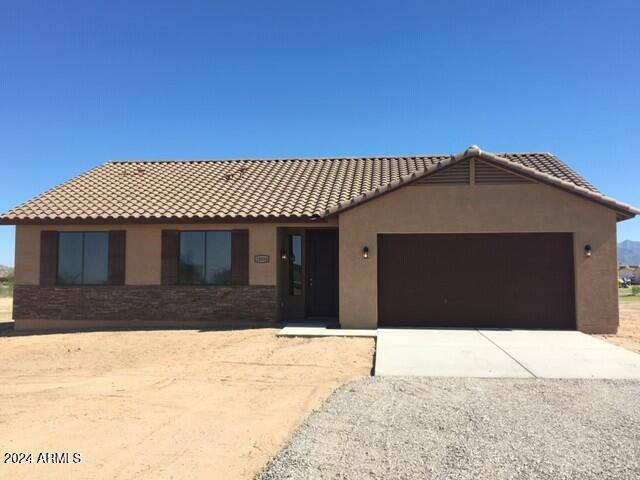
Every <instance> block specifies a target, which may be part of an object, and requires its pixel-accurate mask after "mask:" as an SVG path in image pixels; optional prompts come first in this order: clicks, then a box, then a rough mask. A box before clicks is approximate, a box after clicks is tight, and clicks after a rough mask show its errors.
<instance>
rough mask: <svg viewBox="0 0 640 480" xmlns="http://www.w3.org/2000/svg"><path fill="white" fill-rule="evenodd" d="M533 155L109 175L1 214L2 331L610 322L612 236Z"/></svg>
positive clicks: (125, 166)
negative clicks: (8, 291) (9, 292)
mask: <svg viewBox="0 0 640 480" xmlns="http://www.w3.org/2000/svg"><path fill="white" fill-rule="evenodd" d="M638 213H640V211H639V210H638V209H636V208H633V207H631V206H629V205H626V204H624V203H621V202H619V201H617V200H614V199H612V198H610V197H607V196H604V195H603V194H602V193H600V192H599V191H598V190H597V189H596V188H595V187H594V186H593V185H591V184H590V183H589V182H587V181H586V180H585V179H584V178H582V177H581V176H580V175H578V174H577V173H576V172H574V171H573V170H572V169H571V168H569V167H568V166H567V165H566V164H564V163H563V162H562V161H560V160H559V159H558V158H556V157H555V156H553V155H551V154H549V153H504V154H492V153H487V152H484V151H482V150H480V149H479V148H478V147H476V146H472V147H469V148H468V149H467V150H466V151H464V152H463V153H460V154H456V155H426V156H409V157H379V158H368V157H367V158H308V159H298V158H292V159H276V160H224V161H221V160H207V161H200V160H198V161H127V162H118V161H114V162H108V163H106V164H104V165H101V166H98V167H96V168H94V169H92V170H90V171H88V172H86V173H84V174H82V175H80V176H78V177H76V178H74V179H72V180H70V181H68V182H66V183H64V184H62V185H60V186H58V187H55V188H53V189H52V190H49V191H47V192H46V193H44V194H42V195H40V196H38V197H36V198H34V199H32V200H30V201H28V202H26V203H24V204H23V205H21V206H19V207H17V208H15V209H13V210H11V211H9V212H8V213H6V214H4V215H3V216H2V217H0V223H1V224H5V225H16V226H17V228H16V259H15V275H16V278H15V280H16V285H15V290H14V310H13V312H14V318H15V321H16V328H18V329H42V328H86V327H89V328H109V327H138V326H189V327H192V326H204V325H210V324H212V323H213V324H225V325H228V324H231V325H237V326H240V325H248V324H253V325H255V324H269V323H272V322H277V321H283V320H299V319H306V318H321V319H333V320H338V321H339V324H340V326H342V327H345V328H372V327H373V328H375V327H376V326H378V325H380V326H424V327H498V328H546V329H578V330H581V331H584V332H599V333H611V332H615V331H616V329H617V326H618V299H617V289H616V278H617V274H618V269H617V255H616V223H617V222H619V221H622V220H626V219H629V218H632V217H634V216H635V215H637V214H638Z"/></svg>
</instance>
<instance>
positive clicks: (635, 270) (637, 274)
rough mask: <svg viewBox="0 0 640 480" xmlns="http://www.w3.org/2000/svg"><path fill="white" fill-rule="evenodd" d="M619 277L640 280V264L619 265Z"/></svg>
mask: <svg viewBox="0 0 640 480" xmlns="http://www.w3.org/2000/svg"><path fill="white" fill-rule="evenodd" d="M618 277H619V278H626V279H629V280H632V281H640V265H620V266H619V267H618Z"/></svg>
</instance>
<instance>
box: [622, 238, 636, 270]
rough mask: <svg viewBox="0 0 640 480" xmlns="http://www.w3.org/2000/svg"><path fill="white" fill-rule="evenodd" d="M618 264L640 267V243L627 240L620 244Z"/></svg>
mask: <svg viewBox="0 0 640 480" xmlns="http://www.w3.org/2000/svg"><path fill="white" fill-rule="evenodd" d="M618 263H619V264H620V265H640V242H634V241H633V240H625V241H624V242H620V243H619V244H618Z"/></svg>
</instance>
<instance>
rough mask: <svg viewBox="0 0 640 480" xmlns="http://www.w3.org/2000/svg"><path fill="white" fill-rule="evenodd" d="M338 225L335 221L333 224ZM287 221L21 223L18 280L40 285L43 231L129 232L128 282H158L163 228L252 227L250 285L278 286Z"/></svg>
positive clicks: (141, 283)
mask: <svg viewBox="0 0 640 480" xmlns="http://www.w3.org/2000/svg"><path fill="white" fill-rule="evenodd" d="M331 223H332V224H336V223H337V220H333V221H332V222H330V224H331ZM301 225H302V226H304V227H305V228H313V227H314V226H319V227H326V226H327V225H328V224H327V223H318V224H313V223H312V224H301ZM295 226H297V224H293V223H286V224H276V223H247V224H240V223H234V224H198V225H194V224H184V225H183V224H167V225H162V224H157V225H155V224H144V225H133V224H132V225H123V224H118V225H82V226H78V225H45V226H41V225H18V226H17V227H16V260H15V261H16V263H15V265H16V283H17V284H18V285H37V284H38V283H39V277H40V231H42V230H55V231H101V230H126V231H127V259H126V279H125V283H126V284H127V285H159V284H160V268H161V248H162V230H232V229H248V230H249V255H250V260H249V284H250V285H276V268H277V261H278V258H277V255H276V253H277V245H276V240H277V228H278V227H295ZM255 255H269V256H270V257H271V259H270V262H269V263H255V262H254V261H253V258H254V256H255Z"/></svg>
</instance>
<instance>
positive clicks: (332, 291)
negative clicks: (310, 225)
mask: <svg viewBox="0 0 640 480" xmlns="http://www.w3.org/2000/svg"><path fill="white" fill-rule="evenodd" d="M306 235H307V245H308V246H307V252H308V272H309V273H308V275H309V277H308V281H307V285H308V288H307V291H308V296H307V301H308V304H307V314H308V316H310V317H337V316H338V230H334V229H314V230H311V229H308V230H307V231H306Z"/></svg>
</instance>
